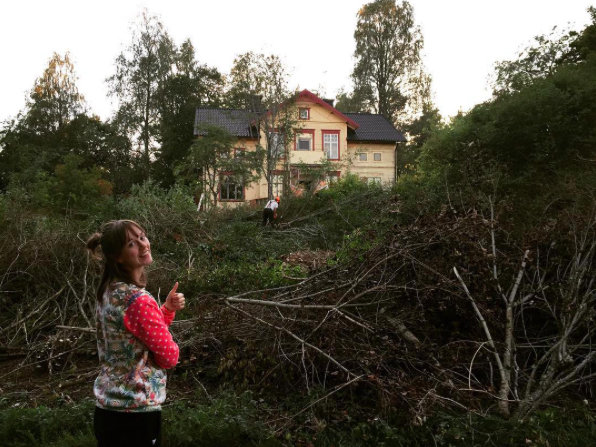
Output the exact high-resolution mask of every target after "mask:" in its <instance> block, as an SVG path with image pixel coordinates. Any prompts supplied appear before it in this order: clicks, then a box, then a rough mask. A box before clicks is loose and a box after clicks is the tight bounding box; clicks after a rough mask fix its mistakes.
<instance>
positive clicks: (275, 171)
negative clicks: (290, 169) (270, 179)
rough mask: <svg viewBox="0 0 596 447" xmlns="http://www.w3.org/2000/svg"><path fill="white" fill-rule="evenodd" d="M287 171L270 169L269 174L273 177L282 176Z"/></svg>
mask: <svg viewBox="0 0 596 447" xmlns="http://www.w3.org/2000/svg"><path fill="white" fill-rule="evenodd" d="M286 172H287V171H286V170H284V169H272V170H271V174H273V175H284V174H285V173H286Z"/></svg>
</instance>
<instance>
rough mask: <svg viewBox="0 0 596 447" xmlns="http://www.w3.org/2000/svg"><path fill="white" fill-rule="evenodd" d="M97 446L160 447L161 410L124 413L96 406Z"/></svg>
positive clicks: (94, 420)
mask: <svg viewBox="0 0 596 447" xmlns="http://www.w3.org/2000/svg"><path fill="white" fill-rule="evenodd" d="M93 428H94V430H95V437H96V438H97V447H154V446H157V447H159V446H160V445H161V411H148V412H143V413H123V412H120V411H109V410H104V409H103V408H98V407H95V415H94V417H93Z"/></svg>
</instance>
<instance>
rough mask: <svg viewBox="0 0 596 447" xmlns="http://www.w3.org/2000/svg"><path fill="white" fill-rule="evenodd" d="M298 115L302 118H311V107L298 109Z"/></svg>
mask: <svg viewBox="0 0 596 447" xmlns="http://www.w3.org/2000/svg"><path fill="white" fill-rule="evenodd" d="M298 116H299V118H300V119H301V120H308V119H310V109H298Z"/></svg>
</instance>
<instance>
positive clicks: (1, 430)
mask: <svg viewBox="0 0 596 447" xmlns="http://www.w3.org/2000/svg"><path fill="white" fill-rule="evenodd" d="M92 425H93V405H92V404H91V403H90V402H84V403H82V404H77V405H74V406H70V407H57V408H48V407H38V408H18V407H17V408H2V409H0V439H2V445H3V446H4V447H29V446H32V445H44V446H52V447H54V446H55V447H58V446H60V447H66V446H75V445H77V446H81V447H83V446H93V445H96V444H97V442H96V441H95V437H94V435H93V428H92Z"/></svg>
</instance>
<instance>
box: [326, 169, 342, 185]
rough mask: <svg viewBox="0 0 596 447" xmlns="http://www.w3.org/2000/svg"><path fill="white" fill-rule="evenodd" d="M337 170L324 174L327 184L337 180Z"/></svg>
mask: <svg viewBox="0 0 596 447" xmlns="http://www.w3.org/2000/svg"><path fill="white" fill-rule="evenodd" d="M339 174H340V172H339V171H330V172H327V174H326V175H325V181H326V182H327V184H329V183H335V182H337V181H339Z"/></svg>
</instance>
